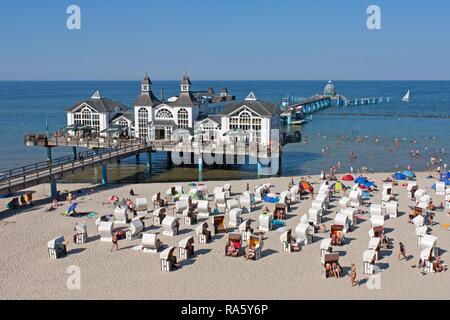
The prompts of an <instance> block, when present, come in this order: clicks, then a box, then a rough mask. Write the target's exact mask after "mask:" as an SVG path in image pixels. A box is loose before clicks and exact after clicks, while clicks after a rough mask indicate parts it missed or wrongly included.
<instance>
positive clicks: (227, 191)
mask: <svg viewBox="0 0 450 320" xmlns="http://www.w3.org/2000/svg"><path fill="white" fill-rule="evenodd" d="M223 192H225V197H231V184H230V183H227V184H224V185H223Z"/></svg>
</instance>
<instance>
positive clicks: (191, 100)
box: [168, 92, 201, 107]
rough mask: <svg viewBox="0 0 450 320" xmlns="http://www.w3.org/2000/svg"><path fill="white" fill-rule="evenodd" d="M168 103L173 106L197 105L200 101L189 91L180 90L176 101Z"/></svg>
mask: <svg viewBox="0 0 450 320" xmlns="http://www.w3.org/2000/svg"><path fill="white" fill-rule="evenodd" d="M168 104H169V105H171V106H173V107H193V106H198V105H200V104H201V103H200V102H199V101H198V100H197V99H196V98H195V97H194V95H193V94H192V93H191V92H182V93H180V95H179V96H178V99H177V100H176V101H174V102H169V103H168Z"/></svg>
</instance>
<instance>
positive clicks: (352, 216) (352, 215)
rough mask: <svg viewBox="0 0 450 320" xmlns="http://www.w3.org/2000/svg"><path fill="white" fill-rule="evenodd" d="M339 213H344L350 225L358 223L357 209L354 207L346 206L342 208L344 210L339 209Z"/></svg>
mask: <svg viewBox="0 0 450 320" xmlns="http://www.w3.org/2000/svg"><path fill="white" fill-rule="evenodd" d="M341 213H343V214H345V215H346V216H347V217H348V219H349V220H350V224H351V225H356V224H358V215H357V210H356V209H355V208H352V207H349V208H346V209H344V211H341Z"/></svg>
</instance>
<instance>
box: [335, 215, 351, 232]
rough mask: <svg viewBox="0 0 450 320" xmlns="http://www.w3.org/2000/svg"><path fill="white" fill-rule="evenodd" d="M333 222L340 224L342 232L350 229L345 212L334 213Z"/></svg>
mask: <svg viewBox="0 0 450 320" xmlns="http://www.w3.org/2000/svg"><path fill="white" fill-rule="evenodd" d="M334 223H335V224H336V225H340V226H342V227H343V229H342V232H343V233H344V234H345V233H348V232H349V231H350V219H349V218H348V215H347V214H345V213H338V214H336V217H335V218H334Z"/></svg>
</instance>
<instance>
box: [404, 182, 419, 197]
mask: <svg viewBox="0 0 450 320" xmlns="http://www.w3.org/2000/svg"><path fill="white" fill-rule="evenodd" d="M406 189H407V190H408V198H409V199H410V200H414V194H415V193H416V191H417V190H418V189H419V186H418V185H417V182H408V186H407V187H406Z"/></svg>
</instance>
